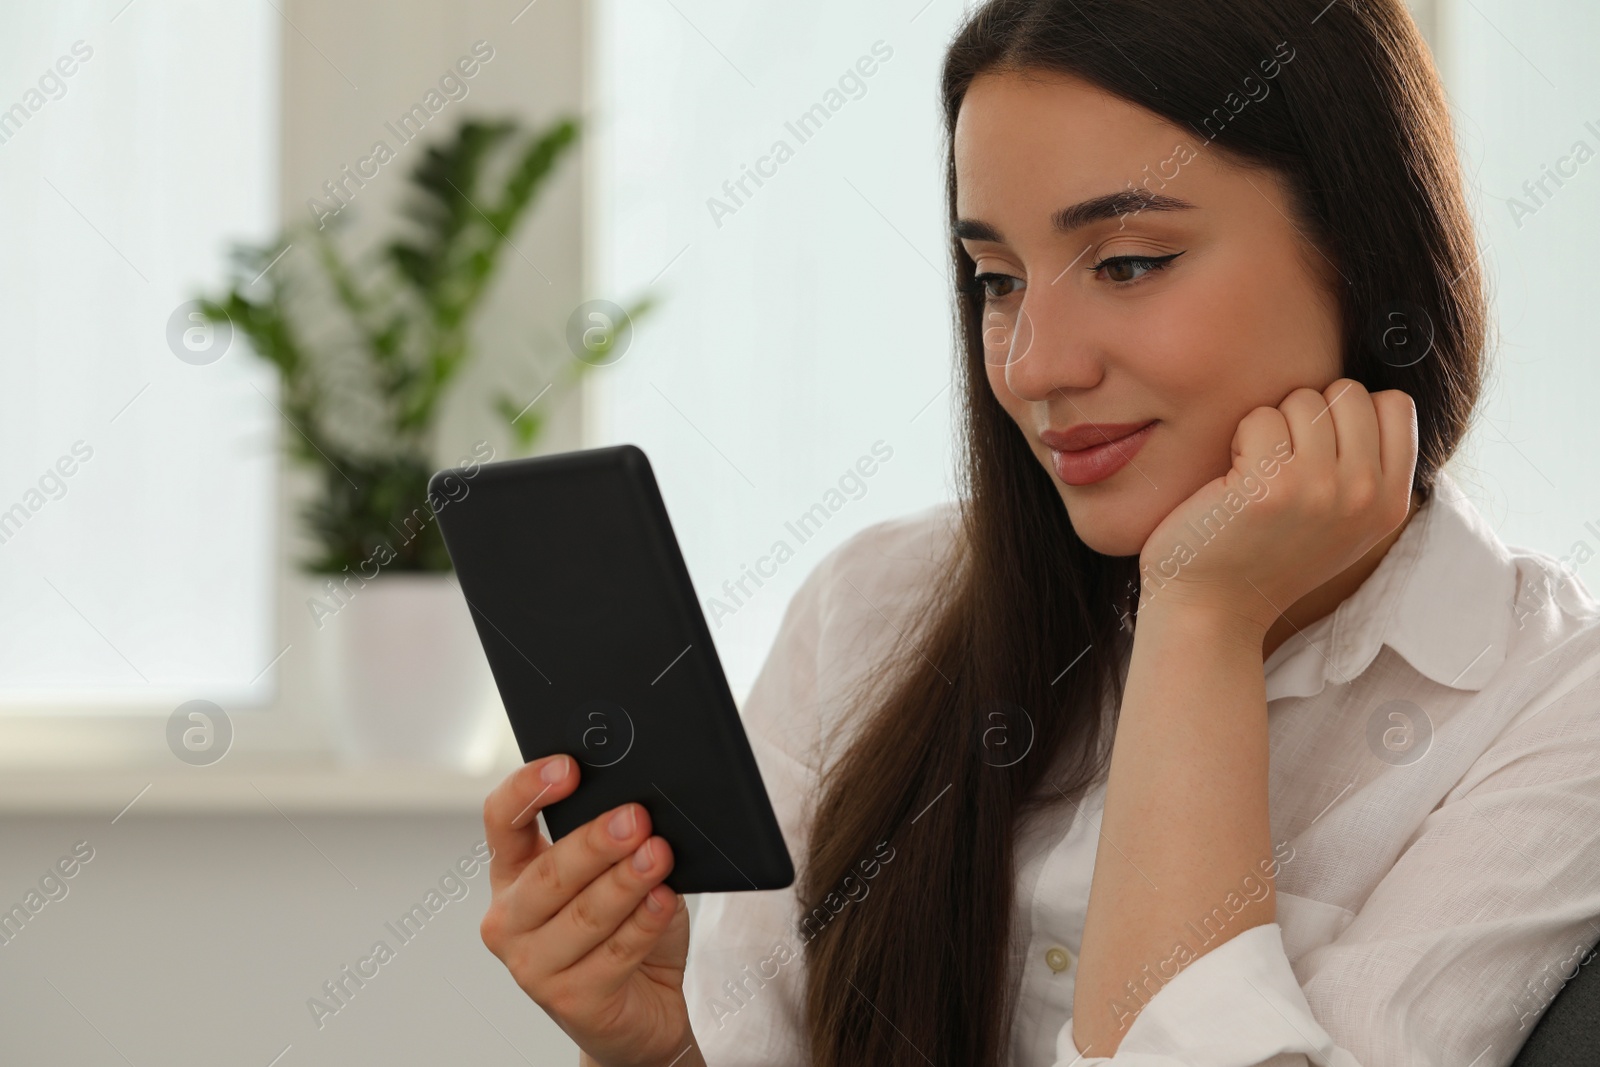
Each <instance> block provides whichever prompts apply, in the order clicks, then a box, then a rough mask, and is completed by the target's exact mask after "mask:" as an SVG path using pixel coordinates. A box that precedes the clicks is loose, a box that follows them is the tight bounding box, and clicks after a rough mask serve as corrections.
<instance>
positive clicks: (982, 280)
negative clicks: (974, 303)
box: [972, 273, 1027, 300]
mask: <svg viewBox="0 0 1600 1067" xmlns="http://www.w3.org/2000/svg"><path fill="white" fill-rule="evenodd" d="M1026 284H1027V283H1026V282H1024V281H1023V280H1022V279H1021V278H1016V277H1013V276H1012V275H1009V274H994V273H988V274H979V275H977V276H975V277H974V278H973V279H972V291H973V292H974V293H975V294H977V295H979V296H981V297H983V298H984V299H985V300H1004V299H1005V298H1006V297H1008V296H1011V295H1012V294H1014V293H1018V292H1021V291H1022V289H1023V287H1024V286H1025V285H1026Z"/></svg>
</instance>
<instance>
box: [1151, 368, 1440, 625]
mask: <svg viewBox="0 0 1600 1067" xmlns="http://www.w3.org/2000/svg"><path fill="white" fill-rule="evenodd" d="M1416 462H1417V413H1416V404H1415V402H1414V401H1413V400H1412V399H1411V397H1410V395H1409V394H1407V393H1404V392H1402V391H1400V390H1398V389H1386V390H1384V391H1382V392H1379V393H1369V392H1367V390H1366V387H1365V386H1363V385H1362V384H1361V383H1360V382H1357V381H1354V380H1353V379H1350V378H1340V379H1338V380H1336V381H1335V382H1334V383H1333V384H1332V385H1329V386H1328V387H1327V388H1326V389H1324V390H1323V391H1322V392H1320V393H1319V392H1317V390H1315V389H1311V388H1300V389H1296V390H1295V391H1294V392H1292V393H1290V394H1289V395H1288V396H1287V397H1285V398H1284V400H1283V402H1282V403H1281V404H1279V405H1278V406H1277V407H1275V408H1274V407H1258V408H1256V409H1254V410H1253V411H1251V412H1250V413H1249V414H1248V415H1246V416H1245V417H1244V419H1243V420H1242V421H1241V422H1240V423H1239V428H1238V430H1237V431H1236V432H1235V433H1234V435H1233V466H1232V468H1231V469H1230V470H1229V471H1228V472H1227V473H1226V474H1224V475H1223V476H1221V477H1219V478H1215V479H1213V480H1212V481H1210V482H1208V483H1207V484H1205V485H1204V486H1201V487H1200V489H1199V490H1198V491H1197V492H1195V493H1194V494H1193V495H1192V496H1190V497H1189V498H1188V499H1187V500H1185V501H1184V502H1183V503H1182V504H1180V505H1178V507H1176V508H1174V509H1173V511H1172V513H1171V514H1170V515H1168V516H1167V517H1166V518H1165V519H1163V520H1162V522H1161V524H1160V525H1159V526H1157V527H1156V529H1155V530H1154V532H1152V533H1151V534H1150V536H1149V538H1148V539H1147V540H1146V541H1145V545H1144V549H1143V551H1142V552H1141V553H1140V556H1139V563H1140V569H1141V572H1142V573H1143V575H1144V577H1143V579H1142V581H1141V589H1140V610H1141V612H1142V611H1143V610H1144V608H1145V606H1146V605H1147V604H1152V603H1153V604H1162V603H1163V602H1165V603H1166V604H1168V605H1170V606H1181V605H1185V604H1189V605H1194V604H1198V605H1201V606H1204V607H1208V608H1210V609H1214V610H1220V611H1222V612H1225V613H1227V614H1231V615H1234V616H1238V617H1240V618H1241V619H1243V620H1245V621H1246V622H1248V623H1250V624H1252V625H1259V626H1260V628H1261V630H1262V632H1263V633H1265V632H1266V630H1267V629H1268V628H1269V627H1270V626H1271V625H1272V623H1273V622H1274V621H1275V620H1276V619H1277V618H1278V616H1279V615H1280V614H1281V613H1282V612H1283V611H1285V610H1287V609H1288V607H1289V605H1291V604H1293V603H1294V602H1295V601H1296V600H1298V599H1300V598H1301V597H1302V596H1304V595H1305V594H1307V593H1309V592H1311V591H1312V590H1313V589H1315V588H1317V587H1318V586H1319V585H1322V584H1323V583H1324V582H1326V581H1328V580H1329V579H1331V578H1333V577H1334V576H1335V575H1337V574H1339V573H1340V572H1341V571H1343V570H1345V569H1346V568H1347V567H1349V566H1351V565H1352V564H1354V563H1355V562H1356V561H1357V560H1359V559H1360V558H1361V557H1362V556H1363V555H1365V554H1366V552H1367V551H1368V550H1369V549H1370V548H1371V547H1372V546H1373V545H1375V544H1377V543H1378V542H1379V541H1381V540H1382V539H1383V538H1384V537H1385V536H1387V535H1388V534H1389V533H1391V532H1393V531H1394V529H1395V528H1396V527H1398V526H1399V525H1400V524H1401V523H1402V522H1404V521H1405V518H1406V515H1407V514H1408V512H1409V510H1410V503H1411V480H1412V476H1413V473H1414V472H1415V469H1416ZM1202 536H1203V537H1206V538H1209V540H1205V541H1202V540H1201V537H1202ZM1179 546H1185V547H1179Z"/></svg>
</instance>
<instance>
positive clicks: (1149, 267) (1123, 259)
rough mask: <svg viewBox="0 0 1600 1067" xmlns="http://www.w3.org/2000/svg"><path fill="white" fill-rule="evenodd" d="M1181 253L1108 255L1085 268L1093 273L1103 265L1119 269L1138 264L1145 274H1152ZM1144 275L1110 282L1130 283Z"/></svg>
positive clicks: (1115, 279) (1115, 283)
mask: <svg viewBox="0 0 1600 1067" xmlns="http://www.w3.org/2000/svg"><path fill="white" fill-rule="evenodd" d="M1181 255H1183V253H1182V252H1174V253H1172V255H1170V256H1108V257H1106V258H1105V259H1102V260H1101V261H1100V262H1098V263H1096V264H1094V265H1093V266H1091V267H1088V268H1087V269H1088V270H1089V271H1090V273H1093V272H1095V271H1098V270H1100V269H1102V268H1104V267H1112V268H1114V269H1118V270H1120V269H1123V268H1126V267H1135V266H1139V267H1143V268H1145V274H1153V273H1155V272H1156V271H1158V270H1161V269H1163V268H1164V267H1166V265H1167V264H1168V263H1171V262H1172V261H1173V260H1175V259H1177V258H1178V257H1179V256H1181ZM1144 276H1145V275H1144V274H1139V275H1135V276H1134V277H1132V278H1113V279H1112V284H1113V285H1131V284H1133V283H1134V282H1136V281H1138V280H1139V279H1140V278H1143V277H1144Z"/></svg>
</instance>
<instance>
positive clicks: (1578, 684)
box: [685, 474, 1600, 1067]
mask: <svg viewBox="0 0 1600 1067" xmlns="http://www.w3.org/2000/svg"><path fill="white" fill-rule="evenodd" d="M954 518H955V510H954V505H953V504H951V503H945V504H939V505H935V506H932V507H929V508H926V509H924V510H922V511H919V512H916V513H914V514H912V515H909V516H906V517H903V518H900V519H894V520H891V521H888V522H882V523H878V524H876V525H874V526H870V527H868V528H866V529H864V530H862V531H860V532H859V533H857V534H856V535H854V536H853V537H851V538H850V539H849V540H848V541H846V542H845V543H844V544H842V545H840V546H839V547H838V548H836V549H834V550H833V551H832V552H831V553H829V555H828V556H826V557H825V558H824V559H823V560H821V561H820V562H819V563H818V565H817V566H816V568H815V569H814V570H813V571H812V573H811V574H810V575H809V576H808V577H807V579H806V580H805V582H804V583H802V585H801V587H800V589H799V591H798V592H797V593H796V594H795V596H794V599H793V600H792V601H791V602H790V604H789V606H788V609H787V611H786V612H785V615H784V618H783V622H782V625H781V626H780V629H779V632H778V636H777V639H776V641H775V642H774V645H773V648H772V650H771V652H770V654H769V656H768V658H767V661H766V663H765V664H764V666H763V667H762V670H761V672H760V674H759V675H758V677H757V679H756V681H755V683H754V685H753V687H752V689H751V691H750V695H749V698H748V700H747V701H746V703H745V706H744V708H743V709H742V710H743V720H744V726H745V729H746V731H747V732H748V734H749V737H750V740H751V744H752V747H753V749H754V752H755V756H756V760H757V762H758V765H759V766H760V768H761V772H762V775H763V778H764V780H765V783H766V787H767V790H768V793H769V795H770V796H771V798H772V801H773V805H774V808H775V810H776V813H777V816H778V820H779V823H780V825H781V826H782V828H783V833H784V837H785V839H786V840H787V842H788V845H789V850H790V854H791V855H792V856H793V857H794V860H795V865H796V870H797V874H798V873H803V866H802V865H803V861H804V856H805V852H806V845H807V834H808V831H809V819H810V815H811V810H812V807H811V806H812V804H813V803H814V801H815V799H816V797H817V796H818V793H819V789H820V779H819V776H820V775H821V774H822V773H823V771H824V769H825V768H826V767H828V766H829V765H830V760H831V759H832V758H833V757H834V756H835V755H836V754H838V753H839V752H840V751H841V750H842V748H843V743H844V741H845V740H846V737H845V735H846V734H847V733H848V731H849V730H850V729H851V728H852V726H853V725H854V724H852V723H849V722H843V721H841V719H840V712H841V710H842V708H843V700H842V695H843V693H844V692H845V690H846V688H847V687H848V686H849V685H850V684H851V683H852V682H854V681H855V680H856V679H857V678H858V677H859V676H860V674H861V673H862V672H865V671H871V670H873V669H875V668H876V667H877V665H878V664H880V663H881V662H882V661H883V660H884V658H885V655H886V653H887V652H888V651H889V650H890V649H891V648H892V647H893V645H894V644H895V642H896V641H897V640H898V639H899V637H898V634H899V631H900V630H902V629H904V628H905V627H906V625H907V623H908V622H909V621H910V620H911V618H913V617H914V613H915V611H916V610H917V607H918V603H917V601H918V597H919V595H920V594H921V593H924V592H926V590H927V589H928V588H929V587H930V583H933V582H937V581H939V580H940V578H939V576H940V566H941V563H942V561H943V559H944V553H945V552H946V551H947V550H948V549H949V547H950V546H951V545H952V544H953V543H954V542H953V535H954V533H955V525H954ZM1589 533H1593V534H1595V536H1596V537H1600V530H1596V529H1595V528H1594V527H1593V526H1590V527H1589V528H1588V530H1587V531H1586V532H1585V536H1586V537H1587V535H1588V534H1589ZM1575 547H1576V546H1575ZM1585 551H1587V547H1586V546H1585ZM1579 558H1580V561H1581V560H1582V559H1583V558H1586V556H1584V555H1580V556H1579ZM1124 670H1126V661H1125V665H1124ZM1264 670H1265V679H1266V695H1267V708H1268V724H1269V725H1268V730H1269V733H1270V741H1271V764H1270V785H1269V790H1270V792H1269V800H1270V811H1271V823H1272V840H1273V842H1274V855H1275V858H1276V859H1277V860H1278V862H1279V865H1280V866H1279V870H1278V873H1277V879H1276V888H1277V921H1276V922H1273V923H1269V924H1266V925H1263V926H1257V927H1254V928H1252V929H1250V930H1247V931H1245V932H1244V933H1242V934H1237V935H1235V936H1232V937H1231V939H1229V940H1227V941H1224V942H1223V943H1222V944H1220V945H1218V946H1217V947H1216V948H1213V949H1211V950H1210V951H1208V952H1206V953H1205V954H1204V955H1202V956H1200V958H1199V959H1197V960H1194V961H1193V962H1191V963H1190V964H1188V965H1187V966H1186V967H1184V968H1183V969H1182V970H1180V971H1179V972H1178V973H1177V974H1176V975H1175V976H1173V977H1172V978H1171V979H1170V980H1168V981H1166V982H1165V984H1162V985H1159V988H1158V989H1157V990H1156V991H1155V992H1154V993H1153V995H1148V999H1147V1000H1146V1002H1145V1007H1144V1008H1143V1009H1142V1011H1140V1014H1139V1015H1138V1017H1137V1019H1136V1020H1135V1021H1134V1023H1133V1025H1132V1026H1131V1027H1130V1028H1129V1030H1128V1032H1127V1033H1126V1034H1125V1035H1124V1037H1123V1040H1122V1043H1121V1045H1120V1046H1119V1047H1118V1049H1117V1052H1116V1055H1114V1056H1111V1057H1104V1056H1092V1057H1085V1056H1081V1055H1080V1053H1079V1051H1078V1047H1077V1045H1076V1043H1075V1042H1074V1039H1073V1036H1072V1026H1071V1014H1072V993H1073V983H1074V979H1075V976H1076V973H1077V953H1078V948H1079V945H1080V943H1081V937H1082V934H1083V925H1084V917H1085V909H1086V905H1087V903H1088V897H1089V886H1090V882H1091V879H1092V876H1093V873H1094V860H1095V848H1096V841H1097V837H1098V830H1099V823H1100V813H1101V806H1102V804H1103V801H1104V780H1103V778H1102V781H1101V783H1100V784H1099V785H1098V786H1096V787H1095V789H1094V790H1093V791H1092V792H1091V793H1090V794H1089V796H1088V797H1086V798H1085V799H1084V800H1083V801H1082V802H1081V803H1080V804H1079V805H1077V806H1075V807H1074V806H1071V805H1067V804H1064V803H1063V804H1061V805H1058V806H1057V807H1056V808H1054V809H1051V810H1047V811H1046V812H1044V813H1043V814H1041V815H1040V816H1038V817H1036V818H1035V819H1034V820H1033V821H1031V822H1029V823H1026V824H1023V825H1019V828H1018V835H1019V836H1018V846H1017V850H1016V851H1017V857H1018V858H1017V884H1016V904H1015V909H1016V910H1015V913H1014V922H1013V930H1014V935H1013V938H1014V943H1013V949H1014V955H1013V961H1014V962H1013V980H1014V981H1016V982H1018V983H1019V985H1018V987H1017V988H1018V998H1019V999H1018V1011H1017V1014H1016V1018H1015V1024H1014V1028H1013V1031H1012V1034H1011V1046H1010V1062H1011V1064H1012V1065H1013V1067H1069V1065H1075V1067H1091V1065H1096V1064H1126V1065H1138V1067H1180V1065H1182V1067H1268V1065H1270V1067H1302V1065H1307V1064H1319V1065H1329V1067H1423V1065H1432V1064H1439V1065H1446V1064H1448V1065H1451V1067H1467V1065H1469V1064H1470V1065H1471V1067H1504V1065H1506V1064H1509V1063H1510V1062H1511V1061H1512V1059H1513V1058H1514V1057H1515V1055H1516V1053H1517V1050H1518V1049H1519V1048H1520V1047H1521V1045H1522V1043H1523V1042H1524V1041H1525V1040H1526V1039H1527V1036H1528V1033H1529V1031H1530V1029H1531V1028H1532V1026H1533V1024H1534V1023H1535V1022H1536V1021H1537V1020H1538V1018H1539V1016H1540V1015H1541V1014H1542V1013H1543V1011H1544V1009H1545V1008H1546V1007H1548V1005H1549V1002H1550V1000H1551V999H1552V998H1553V997H1554V995H1555V994H1556V992H1557V991H1558V990H1559V988H1560V986H1561V984H1562V982H1563V980H1564V979H1565V978H1566V977H1568V976H1570V975H1571V974H1573V973H1576V969H1577V967H1578V964H1579V961H1580V960H1582V959H1586V958H1587V954H1588V949H1589V946H1591V945H1593V944H1594V943H1595V942H1596V941H1600V605H1597V604H1596V602H1595V601H1594V599H1593V598H1592V597H1591V596H1590V595H1589V593H1588V592H1587V591H1586V590H1585V589H1584V588H1583V586H1582V585H1581V583H1580V582H1579V581H1578V580H1577V579H1576V577H1575V576H1573V575H1572V574H1571V573H1570V571H1567V570H1565V569H1564V568H1563V566H1562V564H1560V563H1558V562H1557V561H1556V560H1555V559H1554V558H1552V557H1551V556H1548V555H1545V554H1544V553H1541V552H1537V551H1532V550H1528V549H1520V548H1516V549H1511V548H1507V547H1506V546H1505V545H1504V544H1503V543H1502V542H1501V541H1500V539H1499V538H1498V537H1497V536H1496V535H1495V533H1494V531H1493V530H1492V529H1490V527H1489V526H1488V525H1487V523H1486V522H1485V521H1484V520H1483V518H1482V517H1481V515H1480V514H1479V513H1478V511H1477V510H1476V508H1475V507H1474V506H1473V505H1472V503H1471V502H1470V501H1469V500H1467V498H1466V497H1465V496H1464V495H1463V494H1462V492H1461V489H1460V487H1459V486H1458V485H1457V484H1456V483H1455V482H1454V481H1453V480H1452V479H1451V478H1450V476H1449V475H1448V474H1441V475H1440V478H1439V481H1438V484H1437V486H1436V489H1435V492H1434V494H1433V496H1432V497H1431V498H1430V500H1429V501H1428V502H1427V503H1426V504H1424V505H1423V506H1422V507H1421V508H1420V509H1418V511H1417V512H1416V513H1415V514H1414V515H1413V517H1412V520H1411V522H1410V523H1409V524H1407V526H1406V528H1405V529H1404V530H1403V531H1402V533H1401V535H1400V537H1399V538H1398V539H1397V540H1396V542H1395V543H1394V545H1393V546H1391V547H1390V549H1389V551H1388V552H1387V553H1386V554H1385V555H1384V557H1383V559H1382V560H1381V561H1380V563H1379V565H1378V567H1377V568H1376V569H1375V570H1374V571H1373V573H1372V574H1371V575H1370V576H1369V577H1368V578H1367V580H1366V581H1365V582H1363V583H1362V585H1361V586H1360V588H1358V589H1357V590H1356V591H1355V593H1354V594H1352V595H1351V596H1350V597H1349V598H1347V599H1346V600H1345V601H1344V602H1343V603H1341V604H1340V605H1339V607H1338V608H1337V609H1336V610H1335V611H1334V612H1333V613H1332V614H1331V615H1328V616H1325V617H1324V618H1322V619H1320V620H1318V621H1317V622H1316V623H1314V624H1313V625H1311V626H1309V627H1307V628H1306V629H1305V630H1304V631H1303V633H1302V634H1299V635H1296V636H1294V637H1292V638H1290V639H1289V640H1288V641H1287V642H1285V643H1284V644H1283V645H1282V646H1281V647H1279V648H1277V649H1275V650H1274V651H1273V653H1272V655H1271V656H1270V657H1268V658H1267V660H1266V662H1265V664H1264ZM892 872H893V864H892V861H891V862H890V863H888V864H886V865H885V866H884V867H883V870H882V874H880V875H879V876H880V877H884V876H892ZM797 880H798V879H797ZM866 891H867V892H868V893H870V884H869V888H868V889H867V890H866ZM845 906H846V907H848V906H849V904H846V905H845ZM1236 906H1237V905H1236ZM1227 917H1228V916H1227V914H1226V913H1224V914H1222V915H1221V916H1220V917H1219V922H1218V925H1219V926H1220V925H1222V923H1225V921H1226V919H1227ZM1198 919H1199V917H1197V921H1198ZM798 921H799V909H798V904H797V902H796V898H795V894H794V891H793V888H792V887H791V888H790V889H785V890H773V891H763V892H741V893H718V894H707V895H706V896H705V897H703V898H702V899H701V901H700V902H699V904H698V910H697V913H696V915H695V917H694V920H693V923H692V933H691V944H690V949H689V961H688V970H687V973H686V976H685V994H686V996H687V999H688V1004H689V1011H690V1018H691V1022H692V1024H693V1026H694V1031H695V1035H696V1037H697V1038H698V1040H699V1042H700V1046H701V1048H702V1050H703V1051H704V1054H705V1058H706V1062H707V1064H708V1065H709V1067H757V1065H760V1067H802V1065H804V1064H808V1063H809V1062H810V1056H809V1044H808V1040H807V1038H806V1036H805V1034H804V1032H803V1028H802V1025H801V1018H800V1011H801V990H802V979H803V973H802V971H803V967H804V957H803V946H804V941H803V935H801V934H800V933H799V931H798V927H797V924H798ZM1219 936H1220V935H1219Z"/></svg>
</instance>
